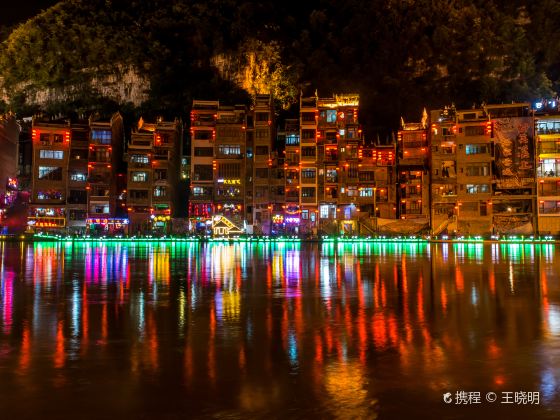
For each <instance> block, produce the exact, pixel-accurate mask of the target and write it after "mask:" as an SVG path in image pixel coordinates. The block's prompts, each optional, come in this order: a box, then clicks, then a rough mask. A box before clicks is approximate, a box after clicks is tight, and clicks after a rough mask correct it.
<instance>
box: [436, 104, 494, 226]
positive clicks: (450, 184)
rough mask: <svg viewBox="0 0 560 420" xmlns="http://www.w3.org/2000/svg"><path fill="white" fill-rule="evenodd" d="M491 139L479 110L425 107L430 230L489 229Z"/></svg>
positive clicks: (483, 115) (484, 117)
mask: <svg viewBox="0 0 560 420" xmlns="http://www.w3.org/2000/svg"><path fill="white" fill-rule="evenodd" d="M491 143H492V142H491V122H490V120H489V117H488V115H487V113H486V111H485V110H483V109H469V110H456V109H455V108H454V107H450V108H445V109H443V110H435V111H432V112H431V126H430V146H431V171H432V173H431V177H432V185H431V212H432V225H431V226H432V234H434V235H438V234H441V233H445V232H447V233H455V234H460V235H483V234H490V233H491V231H492V217H491V214H490V213H489V211H488V203H489V202H490V201H491V195H492V180H493V178H492V164H491V163H492V156H491V154H490V148H491Z"/></svg>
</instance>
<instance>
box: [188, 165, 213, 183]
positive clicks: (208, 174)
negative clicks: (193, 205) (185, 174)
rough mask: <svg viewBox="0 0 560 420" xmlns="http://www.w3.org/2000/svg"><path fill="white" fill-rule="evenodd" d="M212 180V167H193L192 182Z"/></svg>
mask: <svg viewBox="0 0 560 420" xmlns="http://www.w3.org/2000/svg"><path fill="white" fill-rule="evenodd" d="M213 178H214V175H213V171H212V165H194V171H193V180H194V181H212V179H213Z"/></svg>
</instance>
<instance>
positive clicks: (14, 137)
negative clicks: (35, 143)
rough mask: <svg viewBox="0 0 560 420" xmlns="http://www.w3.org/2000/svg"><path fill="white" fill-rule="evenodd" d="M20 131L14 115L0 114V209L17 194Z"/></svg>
mask: <svg viewBox="0 0 560 420" xmlns="http://www.w3.org/2000/svg"><path fill="white" fill-rule="evenodd" d="M20 131H21V128H20V126H19V124H18V122H17V121H16V118H15V116H14V115H0V209H1V208H3V207H4V206H6V205H9V204H10V203H11V202H12V201H14V199H15V194H17V191H16V188H15V187H17V180H16V176H17V174H18V142H19V133H20ZM0 218H1V215H0Z"/></svg>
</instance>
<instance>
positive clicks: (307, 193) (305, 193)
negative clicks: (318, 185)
mask: <svg viewBox="0 0 560 420" xmlns="http://www.w3.org/2000/svg"><path fill="white" fill-rule="evenodd" d="M301 196H302V197H307V198H313V197H315V187H303V188H302V189H301Z"/></svg>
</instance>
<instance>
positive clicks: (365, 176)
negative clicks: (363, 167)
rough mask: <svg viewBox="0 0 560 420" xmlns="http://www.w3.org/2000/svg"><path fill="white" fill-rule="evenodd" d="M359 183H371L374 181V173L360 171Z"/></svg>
mask: <svg viewBox="0 0 560 420" xmlns="http://www.w3.org/2000/svg"><path fill="white" fill-rule="evenodd" d="M358 178H359V179H360V181H373V180H374V179H375V172H373V171H360V173H359V174H358Z"/></svg>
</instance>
